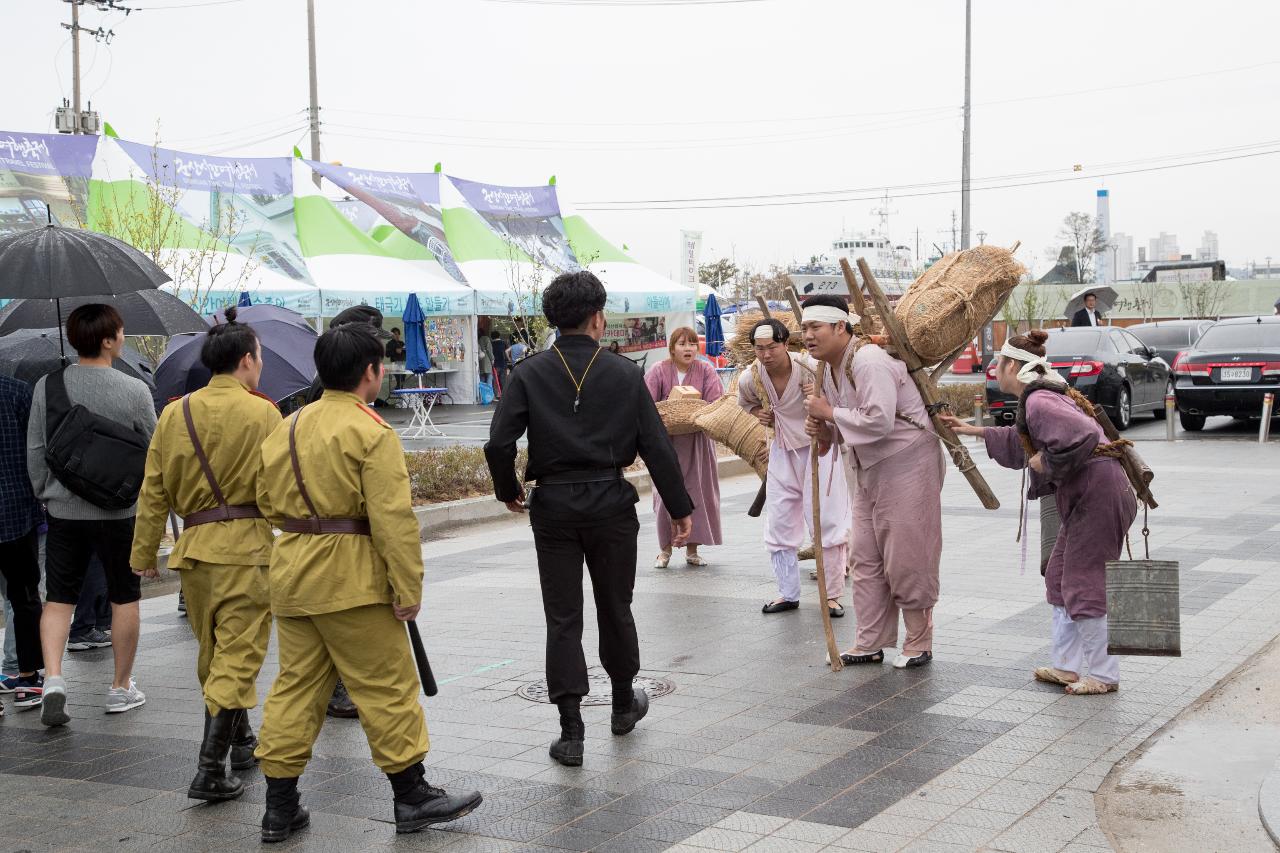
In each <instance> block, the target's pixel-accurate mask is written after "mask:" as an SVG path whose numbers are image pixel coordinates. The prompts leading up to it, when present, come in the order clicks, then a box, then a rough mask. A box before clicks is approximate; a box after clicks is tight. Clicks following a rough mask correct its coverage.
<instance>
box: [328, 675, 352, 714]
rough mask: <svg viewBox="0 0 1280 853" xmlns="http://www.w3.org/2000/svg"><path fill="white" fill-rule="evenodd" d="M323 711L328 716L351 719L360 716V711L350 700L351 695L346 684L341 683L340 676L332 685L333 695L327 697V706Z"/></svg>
mask: <svg viewBox="0 0 1280 853" xmlns="http://www.w3.org/2000/svg"><path fill="white" fill-rule="evenodd" d="M325 713H327V714H328V715H329V716H330V717H340V718H342V719H346V720H353V719H355V718H356V717H358V716H360V711H359V710H358V709H357V708H356V703H355V702H352V701H351V695H350V694H349V693H347V685H345V684H343V683H342V679H341V678H339V679H338V683H337V684H335V685H334V686H333V696H332V697H330V699H329V707H328V708H326V709H325Z"/></svg>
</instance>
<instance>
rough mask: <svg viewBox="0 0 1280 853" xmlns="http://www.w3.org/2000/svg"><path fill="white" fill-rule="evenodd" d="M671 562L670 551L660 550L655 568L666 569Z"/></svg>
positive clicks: (655, 561)
mask: <svg viewBox="0 0 1280 853" xmlns="http://www.w3.org/2000/svg"><path fill="white" fill-rule="evenodd" d="M670 563H671V552H670V551H659V552H658V556H657V557H655V558H654V561H653V567H654V568H655V569H665V568H666V567H667V566H668V565H670Z"/></svg>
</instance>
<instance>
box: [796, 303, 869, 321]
mask: <svg viewBox="0 0 1280 853" xmlns="http://www.w3.org/2000/svg"><path fill="white" fill-rule="evenodd" d="M800 318H801V319H800V322H801V323H810V322H812V323H849V324H850V325H852V324H854V323H856V322H858V321H859V320H860V319H862V318H861V317H859V316H858V315H857V314H854V313H853V312H852V311H841V310H840V309H839V308H836V307H833V306H831V305H808V306H806V307H805V308H804V309H803V310H802V311H801V314H800Z"/></svg>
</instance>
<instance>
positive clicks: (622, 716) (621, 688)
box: [609, 684, 649, 735]
mask: <svg viewBox="0 0 1280 853" xmlns="http://www.w3.org/2000/svg"><path fill="white" fill-rule="evenodd" d="M647 713H649V694H647V693H645V692H644V689H643V688H640V687H635V686H634V685H631V684H625V685H617V684H615V685H614V686H613V716H612V717H610V718H609V728H610V730H612V731H613V733H614V734H615V735H625V734H629V733H630V732H631V730H632V729H634V728H635V727H636V723H638V722H640V721H641V720H643V719H644V715H645V714H647Z"/></svg>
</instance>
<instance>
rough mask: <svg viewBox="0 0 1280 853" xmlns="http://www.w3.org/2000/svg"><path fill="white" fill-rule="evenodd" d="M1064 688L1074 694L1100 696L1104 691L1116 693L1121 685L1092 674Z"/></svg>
mask: <svg viewBox="0 0 1280 853" xmlns="http://www.w3.org/2000/svg"><path fill="white" fill-rule="evenodd" d="M1062 689H1063V690H1064V691H1066V692H1067V693H1070V694H1071V695H1072V696H1100V695H1102V694H1103V693H1115V692H1116V691H1117V690H1119V689H1120V685H1119V684H1106V683H1105V682H1102V681H1099V680H1098V679H1096V678H1094V677H1093V676H1092V675H1090V676H1086V677H1084V678H1082V679H1081V680H1079V681H1077V682H1076V683H1075V684H1068V685H1067V686H1066V687H1064V688H1062Z"/></svg>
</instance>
